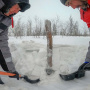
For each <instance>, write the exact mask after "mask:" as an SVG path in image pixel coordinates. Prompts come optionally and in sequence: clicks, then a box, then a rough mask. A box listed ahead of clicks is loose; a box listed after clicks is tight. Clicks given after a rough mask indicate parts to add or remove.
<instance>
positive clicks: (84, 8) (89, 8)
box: [60, 0, 90, 70]
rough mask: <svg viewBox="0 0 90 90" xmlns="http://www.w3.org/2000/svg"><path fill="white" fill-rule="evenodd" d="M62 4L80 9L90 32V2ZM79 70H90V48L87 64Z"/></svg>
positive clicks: (76, 0)
mask: <svg viewBox="0 0 90 90" xmlns="http://www.w3.org/2000/svg"><path fill="white" fill-rule="evenodd" d="M60 1H61V3H62V4H63V5H65V6H67V7H69V6H71V7H72V8H73V9H76V8H80V15H81V19H82V20H83V21H84V22H86V24H87V26H88V28H89V30H90V0H60ZM78 70H90V46H89V48H88V52H87V55H86V59H85V62H84V63H83V64H82V65H81V66H80V67H79V69H78Z"/></svg>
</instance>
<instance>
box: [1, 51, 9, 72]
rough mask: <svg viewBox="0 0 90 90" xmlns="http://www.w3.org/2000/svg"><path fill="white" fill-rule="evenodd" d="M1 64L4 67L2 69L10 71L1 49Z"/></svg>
mask: <svg viewBox="0 0 90 90" xmlns="http://www.w3.org/2000/svg"><path fill="white" fill-rule="evenodd" d="M0 65H1V67H2V69H3V70H4V71H9V70H8V68H7V65H6V62H5V59H4V57H3V55H2V52H1V50H0Z"/></svg>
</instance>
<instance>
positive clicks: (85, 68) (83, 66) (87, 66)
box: [78, 62, 90, 70]
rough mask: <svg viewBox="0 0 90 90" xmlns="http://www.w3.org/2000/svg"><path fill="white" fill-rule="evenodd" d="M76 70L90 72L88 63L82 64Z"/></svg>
mask: <svg viewBox="0 0 90 90" xmlns="http://www.w3.org/2000/svg"><path fill="white" fill-rule="evenodd" d="M78 70H90V63H89V62H84V63H83V64H82V65H81V66H80V67H79V69H78Z"/></svg>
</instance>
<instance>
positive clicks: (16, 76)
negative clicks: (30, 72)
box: [9, 71, 19, 80]
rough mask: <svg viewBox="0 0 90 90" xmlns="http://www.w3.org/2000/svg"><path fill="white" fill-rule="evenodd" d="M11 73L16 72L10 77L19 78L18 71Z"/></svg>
mask: <svg viewBox="0 0 90 90" xmlns="http://www.w3.org/2000/svg"><path fill="white" fill-rule="evenodd" d="M12 73H13V74H16V75H15V76H9V77H10V78H17V80H19V73H18V72H17V71H15V72H12Z"/></svg>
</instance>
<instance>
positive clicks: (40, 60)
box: [0, 36, 90, 90]
mask: <svg viewBox="0 0 90 90" xmlns="http://www.w3.org/2000/svg"><path fill="white" fill-rule="evenodd" d="M89 40H90V37H71V36H67V37H66V36H54V37H53V57H52V58H53V66H52V69H53V70H55V72H54V73H53V74H51V75H47V74H46V71H45V70H46V68H47V39H46V37H43V36H42V37H40V38H35V37H21V38H15V37H10V38H9V47H10V51H11V53H12V58H13V62H14V64H15V67H16V69H17V71H18V72H19V73H20V74H21V75H27V76H28V77H29V78H31V79H36V78H40V80H41V81H40V82H39V83H37V84H33V85H32V84H29V83H27V82H25V81H24V80H19V81H18V80H16V79H12V78H9V77H7V76H1V78H2V80H3V81H4V82H5V85H0V90H90V77H89V76H90V72H89V71H87V72H86V75H85V77H83V78H80V79H74V80H71V81H63V80H62V79H61V78H60V77H59V74H70V73H72V72H75V71H76V70H77V69H78V67H79V66H80V65H81V64H82V63H83V62H84V61H85V57H86V53H87V50H88V46H89Z"/></svg>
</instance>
